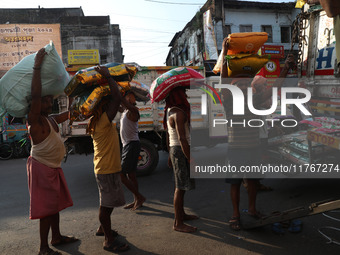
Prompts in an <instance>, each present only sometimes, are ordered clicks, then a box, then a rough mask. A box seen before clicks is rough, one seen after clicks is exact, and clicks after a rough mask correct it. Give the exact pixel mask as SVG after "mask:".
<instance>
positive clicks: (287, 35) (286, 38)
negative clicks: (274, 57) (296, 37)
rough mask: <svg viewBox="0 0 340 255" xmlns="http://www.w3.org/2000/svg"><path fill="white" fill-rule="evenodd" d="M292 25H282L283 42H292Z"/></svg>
mask: <svg viewBox="0 0 340 255" xmlns="http://www.w3.org/2000/svg"><path fill="white" fill-rule="evenodd" d="M290 37H291V34H290V27H288V26H287V27H281V43H290Z"/></svg>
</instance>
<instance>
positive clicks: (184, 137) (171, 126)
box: [163, 87, 198, 233]
mask: <svg viewBox="0 0 340 255" xmlns="http://www.w3.org/2000/svg"><path fill="white" fill-rule="evenodd" d="M165 102H166V105H165V108H164V122H163V123H164V129H165V130H167V131H168V132H167V134H168V139H167V140H168V149H169V159H168V163H169V167H171V168H173V171H174V175H175V186H176V187H175V194H174V209H175V222H174V226H173V229H174V230H175V231H180V232H185V233H192V232H195V231H196V230H197V228H195V227H192V226H189V225H186V224H184V221H185V220H194V219H198V217H197V216H196V215H188V214H186V213H185V212H184V194H185V191H187V190H192V189H194V188H195V182H194V180H193V179H191V178H190V164H189V162H190V128H189V125H190V104H189V102H188V100H187V95H186V93H185V89H184V88H181V87H178V88H175V89H173V90H172V91H171V92H170V94H169V96H168V97H167V98H166V101H165ZM167 115H168V118H167ZM166 118H167V120H166Z"/></svg>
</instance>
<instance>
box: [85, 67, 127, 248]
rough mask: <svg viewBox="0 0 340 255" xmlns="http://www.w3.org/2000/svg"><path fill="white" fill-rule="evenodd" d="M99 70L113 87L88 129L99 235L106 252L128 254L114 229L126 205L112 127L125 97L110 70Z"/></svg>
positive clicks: (118, 147) (99, 68)
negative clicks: (114, 217)
mask: <svg viewBox="0 0 340 255" xmlns="http://www.w3.org/2000/svg"><path fill="white" fill-rule="evenodd" d="M95 70H96V71H97V72H98V73H100V74H101V75H102V76H103V77H105V78H106V79H107V82H108V84H109V86H110V95H109V96H107V97H105V98H103V99H102V100H101V101H100V103H99V105H98V106H97V107H96V109H95V110H94V114H93V116H92V117H91V119H90V121H89V124H88V127H87V132H88V133H90V134H91V136H92V139H93V147H94V157H93V163H94V172H95V177H96V181H97V185H98V190H99V200H100V206H99V221H100V227H99V228H98V230H97V233H96V235H98V236H100V235H104V236H105V241H104V244H103V248H104V250H107V251H112V252H121V251H126V250H128V249H129V246H128V245H127V244H125V243H122V242H120V241H119V240H118V239H117V238H118V237H117V236H118V233H117V232H116V231H114V230H112V229H111V214H112V211H113V209H114V208H115V207H119V206H123V205H124V204H125V199H124V193H123V189H122V184H121V180H120V173H119V172H120V171H121V165H120V146H119V137H118V132H117V129H116V127H115V125H114V124H113V123H112V120H113V119H114V118H115V116H116V114H117V111H118V109H119V105H120V103H121V94H120V92H119V90H118V85H117V83H116V82H115V81H114V80H113V78H112V77H111V75H110V72H109V70H108V68H107V67H105V66H97V67H95Z"/></svg>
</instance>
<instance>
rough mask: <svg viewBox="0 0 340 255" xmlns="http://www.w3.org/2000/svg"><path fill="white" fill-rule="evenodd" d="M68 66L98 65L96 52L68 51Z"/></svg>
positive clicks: (97, 52)
mask: <svg viewBox="0 0 340 255" xmlns="http://www.w3.org/2000/svg"><path fill="white" fill-rule="evenodd" d="M68 64H69V65H88V64H94V65H95V64H99V51H98V50H68Z"/></svg>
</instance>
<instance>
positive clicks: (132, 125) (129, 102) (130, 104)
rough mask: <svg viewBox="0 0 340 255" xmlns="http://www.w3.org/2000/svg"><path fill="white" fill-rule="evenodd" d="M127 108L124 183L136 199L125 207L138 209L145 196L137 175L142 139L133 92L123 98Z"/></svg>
mask: <svg viewBox="0 0 340 255" xmlns="http://www.w3.org/2000/svg"><path fill="white" fill-rule="evenodd" d="M122 104H123V105H124V106H125V110H124V112H123V114H122V116H121V119H120V138H121V141H122V144H123V150H122V172H121V174H120V177H121V180H122V183H123V184H124V185H125V186H126V187H127V188H128V189H129V190H130V191H131V192H132V193H133V197H134V200H133V202H132V203H131V204H128V205H126V206H124V209H131V210H133V211H134V210H136V209H138V208H140V207H141V206H143V203H144V202H145V197H144V196H143V195H142V194H140V193H139V190H138V182H137V177H136V170H137V163H138V157H139V153H140V141H139V136H138V120H139V118H140V116H139V110H138V108H137V107H136V98H135V95H134V94H133V92H128V93H127V94H126V95H125V96H124V97H123V98H122Z"/></svg>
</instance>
